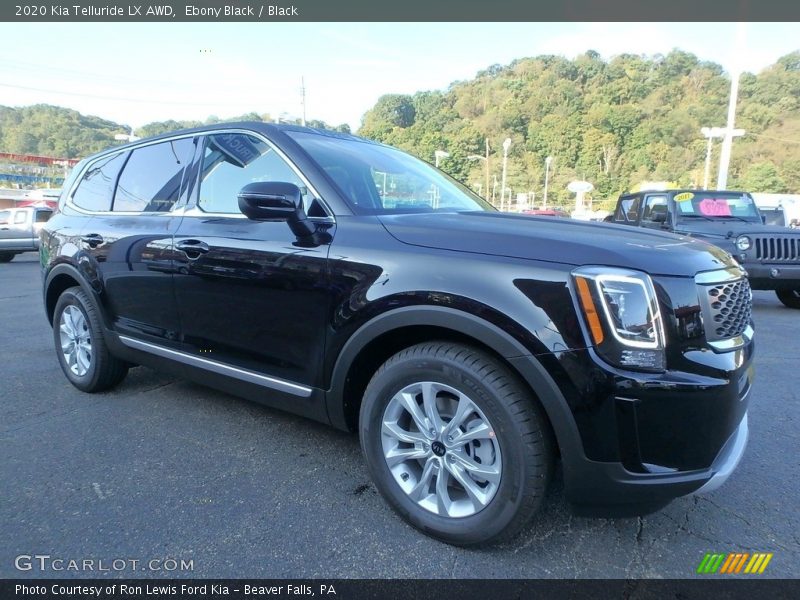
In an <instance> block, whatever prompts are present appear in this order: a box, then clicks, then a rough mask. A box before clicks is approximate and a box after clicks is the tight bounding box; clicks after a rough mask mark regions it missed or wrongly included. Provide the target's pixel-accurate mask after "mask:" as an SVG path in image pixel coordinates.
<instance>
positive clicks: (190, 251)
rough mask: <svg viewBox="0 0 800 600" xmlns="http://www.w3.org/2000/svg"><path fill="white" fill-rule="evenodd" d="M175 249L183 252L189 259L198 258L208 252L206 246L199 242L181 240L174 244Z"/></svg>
mask: <svg viewBox="0 0 800 600" xmlns="http://www.w3.org/2000/svg"><path fill="white" fill-rule="evenodd" d="M175 247H176V248H177V249H178V250H181V251H182V252H185V253H186V256H188V257H189V258H199V257H200V255H201V254H205V253H206V252H208V251H209V247H208V244H206V243H205V242H201V241H200V240H183V241H180V242H178V243H177V244H175ZM193 255H194V256H193Z"/></svg>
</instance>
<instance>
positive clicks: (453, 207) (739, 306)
mask: <svg viewBox="0 0 800 600" xmlns="http://www.w3.org/2000/svg"><path fill="white" fill-rule="evenodd" d="M40 251H41V260H42V267H43V277H44V280H43V281H44V303H45V307H46V310H47V316H48V318H49V319H50V321H51V323H52V325H53V334H54V341H55V346H56V353H57V356H58V360H59V362H60V364H61V367H62V369H63V370H64V373H65V374H66V376H67V378H68V379H69V380H70V381H71V382H72V383H73V384H74V385H75V386H76V387H78V388H79V389H81V390H84V391H87V392H97V391H100V390H104V389H108V388H110V387H111V386H114V385H116V384H118V383H119V382H120V381H122V379H123V377H124V376H125V373H126V372H127V370H128V368H129V367H130V366H131V365H134V364H140V365H150V366H153V367H156V368H161V369H168V370H171V371H173V372H175V373H177V374H180V375H182V376H185V377H189V378H193V379H195V380H198V381H200V382H203V383H206V384H208V385H211V386H214V387H217V388H220V389H223V390H226V391H229V392H232V393H235V394H238V395H241V396H244V397H247V398H250V399H253V400H256V401H259V402H262V403H265V404H268V405H270V406H274V407H279V408H282V409H285V410H288V411H292V412H295V413H299V414H301V415H305V416H307V417H310V418H313V419H317V420H319V421H323V422H325V423H329V424H332V425H334V426H336V427H339V428H342V429H350V430H357V431H358V432H359V434H360V438H361V443H362V447H363V450H364V456H365V458H366V463H367V465H368V468H369V471H370V474H371V476H372V478H373V481H374V483H375V485H376V487H377V488H378V489H379V490H380V492H381V493H382V494H383V496H384V497H385V498H386V500H387V501H388V502H389V503H390V504H391V505H392V506H393V507H394V509H395V510H396V511H397V512H398V513H399V514H400V515H402V516H403V517H404V518H405V519H407V520H408V521H409V522H410V523H412V524H413V525H414V526H416V527H418V528H420V529H421V530H423V531H425V532H427V533H429V534H431V535H433V536H436V537H438V538H440V539H444V540H447V541H449V542H451V543H456V544H475V543H480V542H486V541H489V540H497V539H502V538H507V537H509V536H511V535H513V534H514V533H515V532H517V531H519V530H520V529H521V528H522V527H523V526H524V525H525V523H526V522H527V521H528V520H529V519H530V517H531V516H532V515H533V514H534V513H535V512H536V510H537V509H538V508H539V506H540V504H541V502H542V499H543V497H544V495H545V491H546V489H547V486H548V483H549V481H550V478H551V473H552V470H553V466H554V463H555V461H556V460H557V459H559V458H560V461H561V464H562V466H563V472H564V485H565V495H566V497H567V499H568V500H569V501H570V502H571V503H573V504H574V505H576V506H578V507H582V508H583V509H584V511H593V512H597V511H598V510H600V511H602V512H603V513H609V514H618V515H626V514H627V515H633V514H643V513H645V512H648V511H653V510H656V509H658V508H660V507H662V506H664V505H666V504H667V503H668V502H669V501H670V500H672V499H674V498H676V497H678V496H681V495H684V494H690V493H694V492H698V491H700V490H702V489H712V488H714V487H716V486H718V485H719V484H720V483H721V482H722V481H724V480H725V479H726V478H727V476H728V475H729V474H730V473H731V471H732V470H733V468H734V467H735V466H736V464H737V462H738V460H739V458H740V456H741V455H742V452H743V450H744V446H745V443H746V439H747V405H748V401H747V397H748V394H749V391H750V387H751V374H752V370H751V361H752V354H753V341H752V337H753V329H752V326H751V318H750V307H751V293H750V288H749V286H748V283H747V279H746V277H745V275H744V272H743V271H742V270H741V269H740V267H739V266H738V265H737V263H736V262H735V261H734V260H733V259H732V258H731V257H730V255H729V254H727V253H726V252H724V251H722V250H720V249H719V248H716V247H714V246H711V245H708V244H706V243H705V242H701V241H696V240H691V239H685V238H679V237H676V236H674V235H671V234H667V233H661V232H656V231H645V230H634V229H632V228H629V227H624V226H617V225H605V224H593V223H583V222H579V221H570V220H553V219H549V218H546V217H543V218H537V217H531V216H516V215H509V214H503V213H500V212H497V211H496V210H494V209H493V208H492V207H491V206H490V205H488V204H487V203H486V202H484V201H483V200H481V199H480V198H478V197H477V196H475V195H474V194H472V193H471V192H470V191H469V190H467V189H466V188H464V187H463V186H461V185H460V184H458V183H456V182H455V181H453V180H452V179H450V178H448V177H447V176H446V175H444V174H442V173H441V172H439V171H438V170H436V169H434V168H433V167H431V166H430V165H428V164H427V163H425V162H422V161H420V160H417V159H415V158H413V157H411V156H409V155H407V154H405V153H403V152H400V151H398V150H395V149H393V148H390V147H387V146H384V145H381V144H378V143H374V142H370V141H367V140H363V139H360V138H357V137H354V136H350V135H344V134H336V133H331V132H322V131H316V130H311V129H305V128H300V127H293V126H278V125H269V124H254V123H239V124H226V125H216V126H213V127H207V128H200V129H194V130H189V131H183V132H177V133H174V134H170V135H164V136H161V137H156V138H152V139H148V140H141V141H138V142H135V143H133V144H129V145H126V146H121V147H117V148H113V149H110V150H108V151H106V152H103V153H100V154H97V155H95V156H93V157H90V158H88V159H86V160H84V161H82V162H81V163H80V165H79V166H78V167H76V169H75V171H74V173H73V175H72V177H71V179H70V181H68V182H67V184H66V185H65V188H64V192H63V195H62V198H61V200H60V205H59V210H58V213H57V214H56V215H55V216H54V217H53V218H52V219H51V220H50V221H49V222H48V223H47V226H46V227H45V228H44V231H43V234H42V243H41V248H40Z"/></svg>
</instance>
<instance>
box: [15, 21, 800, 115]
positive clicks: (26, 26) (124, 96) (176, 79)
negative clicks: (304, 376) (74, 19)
mask: <svg viewBox="0 0 800 600" xmlns="http://www.w3.org/2000/svg"><path fill="white" fill-rule="evenodd" d="M797 28H798V25H797V24H796V23H750V24H746V25H737V24H736V23H700V24H693V23H151V24H146V23H44V24H43V23H22V24H20V23H13V24H12V23H0V39H2V40H3V44H2V45H0V105H6V106H24V105H30V104H38V103H47V104H56V105H59V106H65V107H69V108H74V109H76V110H78V111H80V112H82V113H85V114H92V115H97V116H100V117H103V118H107V119H111V120H113V121H117V122H119V123H124V124H128V125H131V126H133V127H139V126H141V125H144V124H145V123H149V122H152V121H162V120H167V119H175V120H183V119H194V120H205V119H206V118H207V117H208V116H210V115H216V116H218V117H221V118H225V117H231V116H236V115H241V114H244V113H246V112H256V113H259V114H263V113H269V114H270V115H271V116H272V117H273V118H276V117H278V116H280V115H281V114H284V113H285V114H286V115H289V116H293V117H300V116H301V115H302V112H303V111H302V104H301V92H300V90H301V77H302V78H303V81H304V82H305V90H306V117H307V118H308V119H321V120H324V121H326V122H327V123H329V124H331V125H338V124H340V123H348V124H349V125H350V126H351V128H352V129H353V130H354V131H355V130H356V129H357V128H358V126H359V124H360V122H361V117H362V116H363V114H364V113H365V112H366V111H367V110H368V109H369V108H370V107H372V106H373V105H374V104H375V101H376V100H377V99H378V98H379V97H380V96H381V95H383V94H387V93H408V94H412V93H414V92H417V91H421V90H433V89H446V88H447V86H448V85H449V84H450V83H452V82H454V81H458V80H465V79H470V78H472V77H474V76H475V75H476V73H477V72H478V71H480V70H482V69H485V68H486V67H488V66H489V65H492V64H496V63H498V64H507V63H509V62H511V61H512V60H514V59H517V58H523V57H526V56H536V55H540V54H558V55H563V56H566V57H568V58H573V57H575V56H577V55H578V54H581V53H583V52H585V51H586V50H589V49H592V50H596V51H597V52H599V53H600V54H601V55H602V56H603V57H604V58H610V57H612V56H614V55H617V54H621V53H633V54H646V55H653V54H658V53H660V54H666V53H667V52H669V51H670V50H671V49H673V48H680V49H681V50H685V51H688V52H692V53H694V54H696V55H697V56H698V57H700V58H701V59H703V60H710V61H713V62H717V63H719V64H721V65H722V66H723V67H724V68H725V69H726V70H730V69H732V68H735V65H736V64H739V65H740V68H741V69H743V70H745V71H750V72H754V73H756V72H758V71H760V70H761V69H763V68H765V67H767V66H769V65H770V64H772V63H774V62H775V61H776V60H777V59H778V58H779V57H781V56H783V55H785V54H788V53H789V52H792V51H794V50H798V49H800V39H798V36H797ZM737 36H738V37H737Z"/></svg>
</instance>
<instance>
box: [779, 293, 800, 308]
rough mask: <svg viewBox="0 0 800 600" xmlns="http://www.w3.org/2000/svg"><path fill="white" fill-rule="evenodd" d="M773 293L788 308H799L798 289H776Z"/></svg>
mask: <svg viewBox="0 0 800 600" xmlns="http://www.w3.org/2000/svg"><path fill="white" fill-rule="evenodd" d="M775 294H777V296H778V300H780V301H781V302H783V303H784V305H786V306H788V307H789V308H800V289H796V290H778V291H776V292H775Z"/></svg>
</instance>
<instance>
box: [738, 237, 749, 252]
mask: <svg viewBox="0 0 800 600" xmlns="http://www.w3.org/2000/svg"><path fill="white" fill-rule="evenodd" d="M750 246H752V242H751V241H750V238H749V237H747V236H746V235H740V236H739V237H738V238H736V247H737V248H738V249H739V250H741V251H742V252H744V251H745V250H750Z"/></svg>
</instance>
